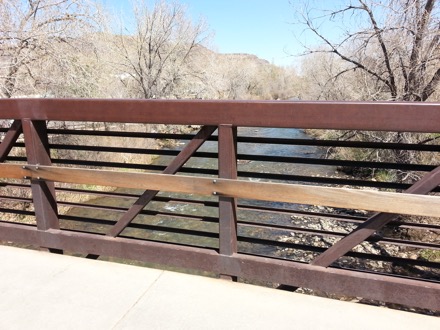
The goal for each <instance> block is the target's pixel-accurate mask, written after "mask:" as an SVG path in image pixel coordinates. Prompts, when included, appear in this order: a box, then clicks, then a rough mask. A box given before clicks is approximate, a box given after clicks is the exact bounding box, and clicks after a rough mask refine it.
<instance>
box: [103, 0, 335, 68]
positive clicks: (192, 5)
mask: <svg viewBox="0 0 440 330" xmlns="http://www.w3.org/2000/svg"><path fill="white" fill-rule="evenodd" d="M102 1H103V2H104V4H105V5H106V6H107V7H110V8H111V10H114V11H115V12H122V13H123V12H124V11H128V10H129V9H128V8H129V7H130V0H102ZM291 1H292V2H294V1H297V0H291ZM178 2H180V3H182V4H186V5H187V12H188V15H189V17H190V18H191V19H192V20H193V21H195V20H197V19H199V18H201V17H202V18H204V19H205V21H206V22H207V24H208V26H209V28H210V30H211V31H212V32H213V38H212V41H211V43H210V45H211V48H213V49H214V50H216V51H218V52H220V53H249V54H254V55H257V56H258V57H260V58H262V59H265V60H267V61H269V62H271V63H274V64H276V65H281V66H290V65H296V64H297V62H298V61H299V59H298V57H297V56H294V55H298V54H299V53H301V52H302V51H303V48H302V47H301V43H300V42H299V41H298V39H297V38H296V37H295V36H299V37H302V38H304V35H302V34H301V32H302V31H303V29H304V28H303V27H301V26H298V25H295V24H292V22H293V21H294V14H295V10H294V8H293V7H292V5H291V4H290V3H289V2H290V1H289V0H178ZM315 2H317V3H321V4H326V5H328V4H329V3H330V1H323V0H320V1H315ZM336 2H339V0H336ZM333 3H334V1H333ZM309 37H310V36H309ZM316 42H318V41H316Z"/></svg>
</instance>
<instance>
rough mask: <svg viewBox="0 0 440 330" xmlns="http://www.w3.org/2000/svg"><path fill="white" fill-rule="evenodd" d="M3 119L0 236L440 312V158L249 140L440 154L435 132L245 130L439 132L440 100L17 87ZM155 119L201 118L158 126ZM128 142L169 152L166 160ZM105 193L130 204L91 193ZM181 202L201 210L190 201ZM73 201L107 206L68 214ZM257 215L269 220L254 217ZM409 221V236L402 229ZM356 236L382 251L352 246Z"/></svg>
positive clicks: (1, 107)
mask: <svg viewBox="0 0 440 330" xmlns="http://www.w3.org/2000/svg"><path fill="white" fill-rule="evenodd" d="M0 120H3V122H4V128H3V129H1V131H0V134H1V136H3V138H2V143H1V144H0V162H1V164H0V180H1V182H0V189H1V194H0V202H1V203H2V205H1V206H0V216H1V217H2V218H1V219H0V220H2V221H1V222H0V240H3V241H8V242H14V243H19V244H31V245H35V246H40V247H45V248H47V249H49V250H51V251H58V252H60V251H71V252H75V253H83V254H85V255H87V256H88V257H95V258H96V257H98V256H112V257H119V258H126V259H135V260H139V261H146V262H149V263H157V264H161V265H166V266H173V267H182V268H187V269H197V270H202V271H208V272H210V273H214V274H219V275H221V276H222V277H226V278H236V277H240V278H241V277H242V278H247V279H251V280H257V281H268V282H272V283H278V284H281V286H284V287H304V288H311V289H315V290H320V291H325V292H332V293H338V294H343V295H350V296H360V297H364V298H369V299H375V300H380V301H385V302H393V303H399V304H404V305H408V306H415V307H421V308H429V309H434V310H440V301H439V296H440V283H439V282H440V280H439V268H440V263H439V262H438V258H437V259H435V258H425V257H423V258H421V257H420V256H425V255H427V254H430V253H431V254H434V255H435V253H438V251H439V249H440V244H438V238H437V237H438V234H439V231H440V225H439V222H438V219H439V214H440V213H439V210H440V197H439V196H437V195H436V192H438V191H439V187H438V186H439V183H440V167H436V165H432V164H406V163H405V164H396V163H390V162H365V161H357V160H335V159H325V158H321V157H307V156H304V155H296V156H291V155H283V156H280V155H263V154H249V153H246V152H243V150H241V149H244V150H246V146H247V145H250V144H258V145H267V144H271V145H281V146H291V145H296V146H304V147H307V148H315V149H316V148H324V147H334V148H336V147H341V148H354V149H361V148H362V149H368V150H379V149H387V150H388V149H389V150H396V149H399V150H413V151H416V152H420V153H428V154H429V155H430V156H429V157H431V158H432V159H439V158H440V157H439V153H440V146H439V145H436V144H408V143H406V144H404V143H386V142H377V141H364V142H353V141H332V140H313V139H306V138H293V137H289V136H286V137H276V138H273V137H272V138H271V137H269V138H268V137H258V136H250V135H249V134H248V133H246V132H248V131H243V132H245V133H242V132H241V129H242V128H243V127H254V128H259V127H270V128H286V129H290V128H299V129H329V130H359V131H392V132H416V133H434V134H438V132H440V105H439V104H433V103H431V104H429V103H379V102H377V103H349V102H344V103H330V102H279V101H277V102H232V101H231V102H221V101H159V100H158V101H139V100H78V99H76V100H67V99H64V100H57V99H13V100H0ZM152 124H160V125H162V124H165V125H176V126H170V127H172V129H177V130H178V129H179V127H182V126H187V125H192V126H200V129H199V131H198V133H197V134H178V133H176V132H170V131H169V130H168V132H161V133H158V132H156V131H155V130H157V128H156V126H154V127H153V126H152ZM130 125H134V126H130ZM136 125H138V126H136ZM179 125H180V126H179ZM135 126H136V127H137V128H136V129H133V127H135ZM139 127H141V129H139ZM153 128H154V129H153ZM237 128H239V129H238V131H237ZM256 130H257V129H256ZM408 134H410V133H408ZM152 139H154V140H159V141H165V142H163V143H168V142H169V141H170V140H175V141H189V142H187V143H186V144H185V146H184V147H182V148H180V149H179V148H163V149H158V150H157V149H155V148H152V147H151V148H149V147H146V144H145V145H144V146H143V147H134V145H135V144H136V143H134V142H133V141H144V142H145V141H147V140H150V141H151V140H152ZM127 141H128V142H127ZM101 142H102V143H101ZM144 142H141V145H142V143H144ZM132 143H133V144H132ZM145 143H146V142H145ZM207 143H211V144H218V149H217V150H218V152H217V151H216V152H206V151H199V149H200V147H201V146H202V145H204V144H207ZM137 144H138V145H139V143H137ZM240 146H242V147H240ZM240 148H241V149H240ZM240 150H241V151H240ZM90 155H92V156H90ZM105 155H107V156H105ZM108 155H110V156H108ZM122 155H140V156H144V155H156V156H157V155H162V156H163V157H164V158H166V157H172V158H171V160H170V161H169V162H168V163H167V164H165V165H163V164H159V165H158V164H154V163H153V164H147V163H145V162H139V161H138V162H133V161H131V160H127V159H124V158H123V157H122V158H121V156H122ZM429 157H428V158H429ZM436 157H437V158H436ZM193 158H202V159H216V158H218V166H217V167H214V168H212V167H208V168H204V167H203V166H202V167H200V166H190V165H188V164H190V163H188V162H189V161H190V160H191V159H193ZM237 162H238V165H237ZM247 162H255V163H256V164H259V163H262V164H269V166H266V167H265V169H264V170H260V171H258V170H256V168H258V166H255V167H253V169H252V170H246V167H245V166H244V165H241V164H242V163H243V164H246V163H247ZM280 163H281V164H285V170H283V171H282V173H280V172H277V173H274V172H271V171H270V164H280ZM301 166H303V167H304V166H310V167H313V166H321V167H323V168H324V167H326V168H334V167H335V166H340V167H351V168H373V169H376V170H384V169H385V170H389V169H394V170H405V171H416V172H417V173H418V174H423V173H424V174H423V175H421V179H420V180H419V181H417V182H414V183H413V184H410V183H401V182H389V181H386V180H382V181H374V180H367V179H356V178H350V177H346V176H337V177H334V176H331V175H330V176H329V175H314V174H313V175H312V174H307V173H308V172H305V173H304V172H301V173H297V172H295V169H298V168H299V167H301ZM437 166H438V164H437ZM333 171H334V170H333ZM176 173H178V174H176ZM341 186H343V187H344V188H341ZM100 187H111V189H102V188H100ZM115 188H125V189H129V190H121V189H118V190H114V189H115ZM359 188H363V189H359ZM365 188H366V189H365ZM140 190H142V191H143V192H142V191H141V192H139V191H140ZM401 191H403V193H402V192H401ZM182 194H183V195H182ZM78 196H80V198H78ZM81 196H86V197H87V196H88V197H87V198H84V197H81ZM99 196H101V197H105V199H102V201H107V200H116V199H118V200H121V199H122V200H124V201H125V204H127V203H128V204H127V205H125V206H115V205H108V204H106V203H104V202H102V201H101V202H100V203H97V204H96V203H93V202H90V200H91V199H92V198H93V197H95V198H96V197H99ZM84 199H88V200H89V201H83V200H84ZM263 201H264V202H263ZM266 202H273V203H266ZM157 205H162V206H164V207H162V208H159V209H158V208H157V207H156V206H157ZM182 205H193V206H194V210H195V211H194V210H193V211H194V212H193V211H191V212H190V211H188V210H186V209H185V211H180V210H179V207H178V206H182ZM61 209H62V210H63V211H62V212H61V211H60V210H61ZM71 209H81V210H86V211H87V210H95V211H96V210H98V211H100V212H101V213H100V215H99V216H96V215H91V214H90V215H89V214H88V213H87V212H86V213H85V214H86V215H85V216H84V215H72V214H71V213H69V212H68V210H71ZM205 209H210V210H211V211H212V210H217V209H218V213H217V214H216V215H214V216H213V215H212V213H209V214H207V213H204V210H205ZM359 210H365V211H359ZM368 211H374V212H376V213H369V212H368ZM263 213H264V214H268V216H267V217H266V218H264V220H261V221H260V220H255V219H256V215H257V214H263ZM82 214H84V213H82ZM110 214H111V216H110ZM398 215H405V216H404V217H399V216H398ZM408 215H412V216H416V219H419V220H420V219H424V220H423V221H416V220H412V219H413V218H411V217H407V216H408ZM422 217H423V218H422ZM156 218H159V219H161V220H160V221H158V220H154V219H156ZM286 218H287V219H289V220H290V221H288V220H286ZM164 219H165V220H164ZM323 219H324V220H325V221H328V223H327V222H326V224H325V225H323V224H322V221H323ZM426 219H427V220H426ZM176 224H179V225H176ZM200 224H203V226H202V227H200ZM317 224H321V225H317ZM329 224H331V225H329ZM336 224H341V226H342V227H343V228H351V229H349V230H348V231H349V232H344V231H343V230H341V229H340V227H337V226H336ZM205 225H206V226H205ZM332 226H333V227H332ZM344 226H345V227H344ZM335 228H336V229H335ZM405 230H406V231H408V232H409V231H411V233H412V234H411V235H402V231H405ZM350 231H351V232H350ZM397 231H398V232H399V233H400V234H401V235H400V236H399V237H397V238H396V236H395V235H394V234H393V233H395V232H397ZM390 232H391V234H390ZM170 233H171V234H172V235H174V236H170V237H171V238H170V237H169V236H166V235H167V234H170ZM427 233H429V234H430V235H431V236H432V235H434V236H432V237H434V238H433V239H431V241H429V240H426V239H423V237H424V236H425V235H426V234H427ZM188 237H192V239H190V240H188ZM420 237H421V238H420ZM194 238H195V239H194ZM318 241H319V242H320V243H322V244H315V242H318ZM361 244H367V245H368V244H370V245H372V246H375V247H376V248H378V249H379V251H382V252H383V253H377V252H371V251H370V252H369V250H362V251H359V250H356V248H355V247H357V246H360V245H361ZM258 246H260V247H271V252H270V253H265V252H264V251H265V249H264V248H263V249H258V248H256V247H258ZM380 249H382V250H380ZM298 251H300V253H298ZM390 251H391V252H390ZM410 256H411V257H410ZM414 256H416V257H414ZM369 262H376V265H377V264H378V263H380V265H386V266H384V267H382V268H380V267H379V268H380V269H377V267H376V268H375V267H369ZM408 268H410V269H409V270H408ZM402 269H404V271H402Z"/></svg>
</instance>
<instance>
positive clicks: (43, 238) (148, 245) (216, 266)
mask: <svg viewBox="0 0 440 330" xmlns="http://www.w3.org/2000/svg"><path fill="white" fill-rule="evenodd" d="M0 240H11V241H15V242H23V243H26V244H35V245H45V246H48V247H51V248H54V249H63V250H70V251H77V252H79V253H92V254H99V255H106V256H114V257H119V258H127V259H134V260H141V261H146V262H153V263H158V264H166V265H172V266H176V267H183V268H192V269H200V270H204V271H209V272H215V273H222V274H231V275H233V276H238V277H244V278H248V279H255V280H261V281H272V282H275V283H282V284H286V285H291V286H299V287H306V288H311V289H315V290H322V291H327V292H335V293H339V294H343V295H352V296H362V297H365V298H369V299H375V300H380V301H386V302H393V303H399V304H405V305H407V306H413V307H419V308H428V309H433V310H440V300H439V299H438V297H439V296H440V284H439V283H433V282H428V281H417V280H411V279H405V278H396V277H387V276H380V275H375V274H370V273H366V272H356V271H347V270H341V269H333V268H323V267H314V266H311V265H307V264H301V263H293V262H289V261H282V260H273V259H268V258H261V257H255V256H246V255H232V256H229V257H228V256H222V255H219V254H218V253H217V252H215V251H213V250H209V249H201V248H192V247H185V246H179V245H173V244H165V243H157V242H144V241H133V240H128V239H125V238H111V237H106V236H96V235H92V234H83V233H75V232H66V231H59V230H49V231H38V230H36V229H34V228H32V227H29V226H22V225H16V224H0Z"/></svg>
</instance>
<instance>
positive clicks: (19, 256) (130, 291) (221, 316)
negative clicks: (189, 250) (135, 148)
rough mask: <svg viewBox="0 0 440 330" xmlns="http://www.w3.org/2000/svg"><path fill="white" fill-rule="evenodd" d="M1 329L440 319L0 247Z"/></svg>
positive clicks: (316, 325)
mask: <svg viewBox="0 0 440 330" xmlns="http://www.w3.org/2000/svg"><path fill="white" fill-rule="evenodd" d="M0 260H1V261H2V267H1V268H0V295H1V299H0V328H1V329H29V328H33V329H43V328H44V329H135V328H142V329H271V328H272V329H273V328H276V329H348V328H350V329H373V328H377V329H379V328H382V329H388V330H390V329H399V330H402V329H425V330H426V329H440V319H439V318H436V317H431V316H424V315H419V314H414V313H408V312H400V311H396V310H390V309H385V308H378V307H373V306H366V305H361V304H355V303H348V302H341V301H335V300H330V299H325V298H317V297H311V296H305V295H301V294H295V293H289V292H285V291H279V290H274V289H268V288H263V287H257V286H252V285H246V284H239V283H231V282H227V281H222V280H218V279H211V278H205V277H199V276H192V275H184V274H179V273H173V272H168V271H162V270H156V269H148V268H142V267H135V266H129V265H121V264H115V263H109V262H103V261H92V260H87V259H81V258H75V257H68V256H60V255H54V254H49V253H46V252H38V251H31V250H25V249H18V248H12V247H5V246H0Z"/></svg>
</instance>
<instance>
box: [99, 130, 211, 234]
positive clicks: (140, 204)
mask: <svg viewBox="0 0 440 330" xmlns="http://www.w3.org/2000/svg"><path fill="white" fill-rule="evenodd" d="M216 129H217V127H215V126H204V127H202V128H201V129H200V131H199V133H197V134H196V136H195V137H194V139H193V140H191V141H190V142H189V143H188V145H187V146H186V147H185V148H184V149H183V150H182V151H181V152H180V153H179V155H178V156H177V157H176V158H174V160H173V161H172V162H171V163H170V164H169V165H168V166H167V167H166V168H165V169H164V170H163V174H175V173H177V172H178V171H179V169H180V168H181V167H182V166H183V165H184V164H185V163H186V162H187V161H188V159H189V158H191V156H192V155H193V154H194V153H195V152H196V151H197V150H198V149H199V148H200V147H201V146H202V144H203V143H204V142H205V141H206V139H207V138H208V137H209V136H211V134H212V133H214V131H215V130H216ZM158 192H159V191H157V190H147V191H145V192H144V193H143V194H142V195H141V196H140V197H139V199H138V200H137V201H136V202H135V203H134V204H133V205H132V207H130V209H129V210H128V211H127V213H125V214H124V215H123V216H122V217H121V218H120V219H119V221H118V222H117V223H116V224H115V226H114V227H113V228H112V229H111V231H110V232H109V234H108V235H110V236H113V237H116V236H118V235H119V234H120V233H121V232H122V231H123V230H124V229H125V228H126V227H127V225H128V224H129V223H130V222H131V221H133V219H134V218H135V217H136V216H137V215H138V214H139V213H140V212H141V211H142V209H143V208H144V207H145V206H146V205H147V204H148V203H149V202H150V201H151V200H152V199H153V198H154V196H156V195H157V193H158Z"/></svg>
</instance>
